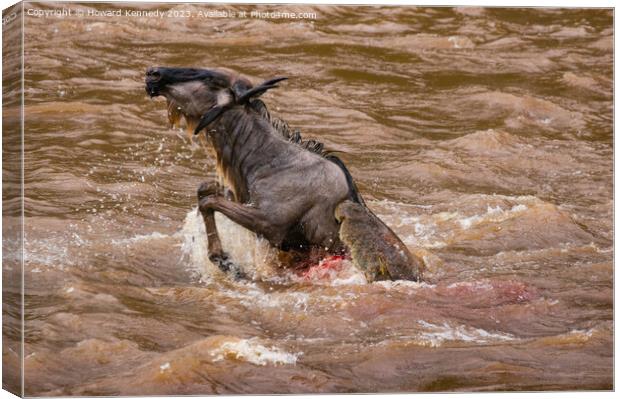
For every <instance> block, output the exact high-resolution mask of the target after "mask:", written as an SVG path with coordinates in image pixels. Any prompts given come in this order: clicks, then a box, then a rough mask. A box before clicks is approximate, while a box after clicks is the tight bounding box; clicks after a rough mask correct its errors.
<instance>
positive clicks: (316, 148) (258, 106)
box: [249, 99, 365, 204]
mask: <svg viewBox="0 0 620 399" xmlns="http://www.w3.org/2000/svg"><path fill="white" fill-rule="evenodd" d="M249 105H250V107H251V108H252V109H253V110H254V111H256V112H257V113H258V114H259V115H261V116H262V117H263V118H264V119H266V120H267V121H268V122H269V123H270V124H271V126H272V127H273V129H274V130H275V131H276V132H277V133H279V134H281V135H282V137H284V139H286V140H288V141H289V142H290V143H293V144H297V145H298V146H300V147H302V148H304V149H306V150H307V151H310V152H312V153H315V154H318V155H320V156H322V157H323V158H325V159H327V160H329V161H331V162H333V163H335V164H336V165H338V167H339V168H340V169H342V171H343V172H344V174H345V177H346V179H347V185H348V186H349V197H350V199H351V200H352V201H354V202H357V203H360V204H365V202H364V199H363V198H362V196H361V194H360V193H359V190H358V189H357V186H356V185H355V182H354V181H353V176H351V173H350V172H349V169H347V167H346V166H345V164H344V162H342V160H341V159H340V158H338V157H337V156H336V155H334V151H329V150H326V149H325V146H324V145H323V143H321V142H320V141H317V140H313V139H310V140H304V139H303V138H302V137H301V132H300V131H299V129H293V128H291V127H290V126H289V124H288V123H286V121H284V120H282V119H280V118H276V117H274V116H272V115H271V114H270V113H269V110H268V109H267V106H266V105H265V103H264V102H262V101H261V100H259V99H255V100H253V101H252V102H250V103H249Z"/></svg>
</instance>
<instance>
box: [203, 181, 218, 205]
mask: <svg viewBox="0 0 620 399" xmlns="http://www.w3.org/2000/svg"><path fill="white" fill-rule="evenodd" d="M221 192H222V187H221V186H220V185H219V183H217V182H212V181H206V182H203V183H202V184H201V185H200V187H198V201H200V200H201V199H203V198H205V197H208V196H209V195H215V194H220V193H221Z"/></svg>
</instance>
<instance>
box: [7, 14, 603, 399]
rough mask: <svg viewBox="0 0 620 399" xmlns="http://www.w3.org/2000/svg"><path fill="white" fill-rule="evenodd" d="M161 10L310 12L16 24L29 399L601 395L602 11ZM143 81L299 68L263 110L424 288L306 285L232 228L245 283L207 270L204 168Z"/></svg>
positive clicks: (350, 279)
mask: <svg viewBox="0 0 620 399" xmlns="http://www.w3.org/2000/svg"><path fill="white" fill-rule="evenodd" d="M54 7H56V8H57V7H58V6H57V5H56V6H53V5H49V4H48V5H45V4H30V5H27V6H26V8H33V9H52V8H54ZM66 7H67V8H70V9H72V10H76V9H78V8H79V9H83V10H87V9H98V10H104V9H118V8H123V9H135V10H148V9H155V8H154V7H151V6H148V5H144V4H143V5H133V6H129V5H122V4H120V5H119V4H115V5H106V4H98V5H92V4H91V5H87V4H81V5H80V4H77V5H76V4H73V5H67V6H66ZM150 7H151V8H150ZM158 7H159V9H160V10H168V9H172V10H177V11H184V12H186V11H189V12H191V13H197V12H198V11H200V10H216V9H219V10H235V11H243V10H246V11H248V12H249V11H251V10H263V11H265V10H266V11H272V10H288V11H295V12H312V13H316V19H300V20H284V19H257V18H245V19H244V18H226V19H223V18H210V19H204V18H142V17H121V18H112V17H84V18H78V17H65V18H55V17H49V18H36V17H33V16H30V17H27V18H26V24H25V39H26V47H25V60H26V65H25V103H26V108H25V114H26V118H27V119H26V123H25V140H26V144H25V213H26V218H25V223H26V226H25V237H26V242H25V254H26V258H25V270H24V273H25V287H26V290H27V291H26V295H25V320H26V324H25V346H24V351H25V353H24V356H25V360H24V368H25V376H24V378H25V384H26V391H25V392H26V394H28V395H119V394H122V395H131V394H213V393H302V392H395V391H400V392H414V391H454V390H455V391H487V390H495V391H498V390H500V391H503V390H566V389H571V390H572V389H595V390H598V389H611V388H612V384H613V377H612V362H613V358H612V348H613V341H612V340H613V324H612V319H613V299H612V298H613V295H612V290H613V266H612V259H613V246H612V245H613V242H612V240H613V238H612V229H613V224H612V223H613V222H612V211H613V202H612V201H613V198H612V190H613V182H612V168H613V166H612V160H613V124H612V107H613V98H612V61H613V30H612V18H613V15H612V11H610V10H603V9H589V10H579V9H543V8H541V9H502V8H494V9H482V8H461V9H452V8H414V7H345V6H339V7H330V6H321V7H313V6H290V7H289V6H286V7H285V6H277V7H276V6H249V5H239V6H206V5H198V4H194V5H174V6H173V7H171V6H166V5H163V4H160V5H158ZM153 65H166V66H198V67H213V66H219V67H227V68H231V69H234V70H236V71H239V72H240V73H243V74H245V75H247V76H249V77H251V78H252V79H254V80H255V81H256V82H258V81H260V80H261V79H267V78H272V77H274V76H288V77H290V80H289V81H287V82H285V83H283V84H282V87H281V88H280V89H278V90H275V91H273V92H270V93H268V94H267V95H265V96H264V100H265V102H266V103H267V105H268V107H269V108H270V110H271V111H272V113H273V114H276V115H278V116H280V117H282V118H283V119H285V120H287V121H288V122H289V123H290V125H292V126H293V127H296V128H299V129H301V131H302V133H303V134H304V135H305V136H306V137H312V138H318V139H320V140H321V141H323V142H324V143H325V145H326V147H327V148H329V149H333V150H337V151H341V152H342V153H341V157H342V159H343V160H344V161H345V162H346V164H347V165H348V166H349V168H350V170H351V172H352V174H353V176H354V178H355V179H356V181H357V183H358V185H359V187H360V189H361V192H362V193H363V195H364V196H365V198H366V199H367V202H368V203H369V206H370V207H371V208H372V209H373V210H374V211H375V212H376V213H377V214H378V215H379V216H380V217H381V218H382V219H383V220H384V221H386V223H388V224H389V225H390V226H391V227H392V228H393V229H394V230H395V231H396V232H397V234H398V235H399V236H400V237H401V238H402V239H403V241H404V242H405V243H406V244H407V245H408V246H409V248H411V250H412V251H414V252H416V253H418V254H419V255H421V256H423V257H424V259H425V261H426V263H427V267H428V271H427V273H426V278H425V281H424V282H422V283H411V282H389V283H373V284H366V283H364V281H363V279H362V278H361V276H360V275H359V274H356V273H355V270H354V269H353V268H351V267H350V264H347V262H343V263H342V264H341V265H340V266H341V269H340V271H337V272H326V271H324V270H316V273H314V272H313V273H311V274H309V275H308V276H306V277H305V278H302V277H299V276H297V275H295V274H294V273H290V272H286V271H282V270H280V269H278V267H277V265H276V264H275V262H274V256H273V255H274V254H273V253H272V251H270V250H269V248H268V247H267V246H266V244H265V243H264V242H262V241H261V240H260V239H257V238H256V237H254V236H252V235H251V234H249V233H248V232H246V231H243V230H242V229H241V228H239V227H237V226H234V225H233V224H232V223H231V222H229V221H227V220H224V219H223V218H219V219H218V221H219V223H220V226H221V228H220V230H221V233H222V236H223V238H224V246H225V247H226V249H227V251H228V252H229V253H230V254H231V255H232V257H233V258H234V259H236V260H237V261H238V262H239V263H241V264H243V265H244V268H245V269H246V270H247V271H248V272H249V273H250V274H251V275H252V280H251V281H243V282H233V281H231V280H230V279H229V278H227V277H226V276H224V275H222V274H221V273H219V272H218V271H217V270H215V269H214V267H213V266H212V265H211V264H210V263H209V262H208V261H207V260H206V258H205V253H206V252H205V251H206V246H205V240H206V238H205V234H204V229H203V227H202V225H201V220H200V218H199V217H198V216H197V214H196V208H195V207H196V203H195V190H196V188H197V186H198V185H199V184H200V183H201V182H202V181H203V180H205V178H206V177H207V176H212V175H213V173H214V163H213V160H212V159H210V158H209V157H208V155H207V154H206V153H205V151H204V150H203V149H202V148H200V147H199V146H197V145H196V144H193V143H191V142H190V141H189V140H188V139H187V136H186V134H185V132H182V131H180V130H178V129H176V130H175V129H169V128H168V127H167V126H166V115H165V103H164V102H163V101H162V100H160V99H155V100H151V99H149V98H147V96H146V94H145V92H144V89H143V73H144V70H145V68H146V67H147V66H153ZM12 110H13V111H15V112H16V108H12ZM15 115H17V114H14V115H13V116H15ZM4 141H5V148H6V151H9V150H10V149H11V148H14V147H11V139H10V138H5V140H4ZM13 144H14V142H13ZM9 155H10V154H9ZM7 156H8V155H5V159H8V158H6V157H7ZM9 200H10V198H7V197H6V195H5V201H7V202H5V203H6V204H9V205H10V204H14V203H15V201H14V200H13V202H8V201H9ZM6 206H7V205H5V207H6ZM9 207H10V206H9ZM11 222H14V219H13V218H11V217H10V216H8V215H6V214H5V225H9V224H10V223H11ZM5 237H6V231H5ZM9 238H10V236H9ZM17 244H18V243H17V242H11V241H10V240H8V241H5V243H4V250H5V257H6V259H5V262H4V273H5V276H8V275H11V273H18V271H19V265H18V264H16V263H15V262H14V261H13V262H11V258H10V257H11V256H12V254H14V252H15V248H16V246H17ZM330 273H331V274H330ZM5 301H7V306H8V307H7V308H5V311H8V313H5V315H6V316H5V326H8V327H11V323H16V322H17V320H18V314H17V313H15V312H14V309H13V311H11V309H12V308H11V305H17V304H19V295H18V291H17V288H16V287H15V286H11V284H10V283H5ZM13 327H15V324H13ZM6 334H7V335H6V337H5V345H4V347H3V355H4V359H5V364H9V365H11V364H12V365H19V358H18V354H19V335H18V330H16V329H15V328H8V330H6ZM5 370H7V369H6V366H5ZM5 378H8V380H9V383H10V382H11V381H15V379H16V378H17V375H16V374H14V373H13V374H12V372H11V371H5Z"/></svg>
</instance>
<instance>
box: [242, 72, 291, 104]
mask: <svg viewBox="0 0 620 399" xmlns="http://www.w3.org/2000/svg"><path fill="white" fill-rule="evenodd" d="M286 79H288V78H274V79H269V80H266V81H264V82H263V83H261V84H259V85H258V86H255V87H252V88H251V89H250V90H247V91H246V92H244V93H243V94H241V95H240V96H237V104H243V103H246V102H247V101H248V100H249V99H251V98H253V97H260V96H262V95H263V94H265V92H266V91H267V90H269V89H275V88H276V87H278V85H277V84H276V83H278V82H281V81H283V80H286Z"/></svg>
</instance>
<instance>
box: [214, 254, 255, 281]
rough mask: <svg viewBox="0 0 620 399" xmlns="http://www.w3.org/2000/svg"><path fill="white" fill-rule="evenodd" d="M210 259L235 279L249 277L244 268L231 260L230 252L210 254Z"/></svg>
mask: <svg viewBox="0 0 620 399" xmlns="http://www.w3.org/2000/svg"><path fill="white" fill-rule="evenodd" d="M209 260H210V261H211V262H213V263H214V264H215V265H216V266H217V267H218V268H219V269H220V270H221V271H223V272H224V273H227V274H229V275H231V276H232V277H233V278H234V279H235V280H240V279H244V278H247V275H246V274H245V273H244V272H243V270H242V269H241V268H240V267H239V265H237V264H236V263H234V262H233V261H231V260H230V258H229V257H228V254H226V253H222V254H212V255H209Z"/></svg>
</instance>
